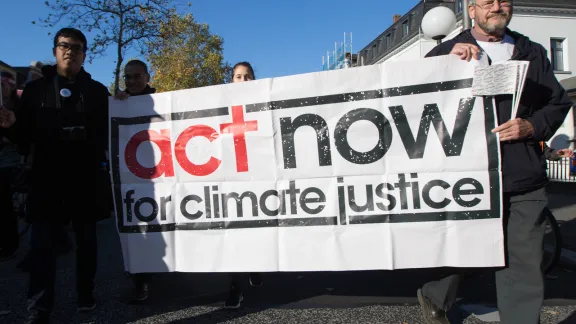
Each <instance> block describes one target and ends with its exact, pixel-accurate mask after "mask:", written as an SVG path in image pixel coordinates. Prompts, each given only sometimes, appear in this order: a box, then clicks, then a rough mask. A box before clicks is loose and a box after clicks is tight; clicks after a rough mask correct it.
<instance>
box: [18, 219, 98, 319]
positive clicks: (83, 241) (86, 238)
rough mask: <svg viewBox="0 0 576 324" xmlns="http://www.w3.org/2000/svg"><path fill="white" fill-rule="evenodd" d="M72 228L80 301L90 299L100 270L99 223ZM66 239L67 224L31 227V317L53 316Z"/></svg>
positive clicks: (29, 298) (77, 289)
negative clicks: (59, 261) (60, 258)
mask: <svg viewBox="0 0 576 324" xmlns="http://www.w3.org/2000/svg"><path fill="white" fill-rule="evenodd" d="M47 212H50V211H47ZM72 227H73V229H74V233H75V236H76V292H77V295H78V299H84V298H91V297H92V292H93V290H94V277H95V276H96V267H97V241H96V223H74V222H72ZM67 235H68V234H67V233H66V225H64V224H49V223H33V224H32V228H31V238H30V241H31V242H30V243H31V250H30V252H31V262H32V265H31V269H30V285H29V288H28V311H30V313H39V312H44V313H50V312H51V311H52V309H53V308H54V293H55V291H54V289H55V281H56V260H57V258H58V256H59V255H61V253H62V250H63V247H62V244H63V242H66V240H67V239H68V238H67V237H66V236H67ZM64 244H65V243H64Z"/></svg>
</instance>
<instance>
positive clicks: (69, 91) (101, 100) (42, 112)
mask: <svg viewBox="0 0 576 324" xmlns="http://www.w3.org/2000/svg"><path fill="white" fill-rule="evenodd" d="M86 50H87V41H86V37H85V36H84V34H83V33H82V32H81V31H79V30H77V29H73V28H64V29H61V30H60V31H58V33H57V34H56V36H55V37H54V48H53V54H54V56H55V57H56V65H54V66H44V67H43V68H42V74H43V76H44V77H43V78H41V79H37V80H34V81H31V82H30V83H28V84H27V85H26V87H25V88H24V91H23V93H22V98H21V108H20V109H19V111H18V113H17V115H16V116H15V115H14V114H13V113H10V112H8V111H5V110H3V111H1V112H0V126H1V127H4V128H9V131H10V133H11V134H12V136H13V138H14V139H15V140H16V142H17V143H19V144H20V146H21V147H24V148H29V149H31V150H32V162H31V163H32V175H31V179H30V184H29V195H28V205H27V208H28V210H27V211H28V218H29V220H30V222H31V223H32V229H31V253H32V267H31V269H30V284H29V291H28V310H29V311H30V315H29V319H28V323H49V322H50V313H51V311H52V309H53V307H54V289H55V281H56V259H57V256H58V255H59V254H61V251H62V246H61V244H62V243H61V242H64V241H65V240H63V239H62V237H63V236H65V235H67V233H66V232H67V230H66V228H67V225H68V224H70V223H71V224H72V228H73V230H74V233H75V241H76V245H77V250H76V291H77V305H78V310H79V311H87V310H91V309H93V308H94V307H95V305H96V302H95V300H94V296H93V290H94V277H95V274H96V261H97V259H96V258H97V243H96V223H97V222H98V221H99V220H102V219H105V218H108V217H109V216H110V212H109V205H108V204H109V195H110V189H109V187H108V176H107V173H106V171H105V169H104V168H103V162H105V161H106V150H107V147H108V97H109V93H108V90H107V88H106V87H105V86H104V85H103V84H101V83H99V82H97V81H95V80H93V79H92V78H91V76H90V74H88V73H87V72H86V71H85V70H84V69H83V67H82V65H83V63H84V60H85V58H86Z"/></svg>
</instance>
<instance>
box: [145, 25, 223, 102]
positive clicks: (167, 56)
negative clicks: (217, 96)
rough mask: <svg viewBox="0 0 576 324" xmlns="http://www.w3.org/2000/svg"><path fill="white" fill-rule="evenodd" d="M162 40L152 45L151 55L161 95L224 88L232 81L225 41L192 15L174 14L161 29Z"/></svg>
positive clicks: (151, 62)
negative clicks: (163, 93) (226, 57)
mask: <svg viewBox="0 0 576 324" xmlns="http://www.w3.org/2000/svg"><path fill="white" fill-rule="evenodd" d="M160 34H161V36H162V37H159V38H157V39H155V40H154V41H150V42H149V43H148V48H149V52H148V55H147V58H148V62H150V68H151V71H152V72H153V78H152V85H153V86H154V87H155V88H156V89H157V91H158V92H163V91H174V90H181V89H190V88H196V87H204V86H209V85H216V84H222V83H224V82H230V80H231V74H232V71H231V69H232V68H231V66H230V65H229V64H228V63H226V62H224V58H223V54H222V51H223V44H224V41H223V39H222V37H220V36H218V35H213V34H211V33H210V29H209V27H208V25H207V24H200V23H197V22H196V21H195V20H194V17H193V16H192V15H191V14H186V15H183V16H180V15H177V14H173V15H172V16H171V17H170V18H169V19H168V20H166V21H165V22H163V23H162V24H161V26H160Z"/></svg>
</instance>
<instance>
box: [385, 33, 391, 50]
mask: <svg viewBox="0 0 576 324" xmlns="http://www.w3.org/2000/svg"><path fill="white" fill-rule="evenodd" d="M390 45H392V35H390V34H388V35H386V48H388V47H390Z"/></svg>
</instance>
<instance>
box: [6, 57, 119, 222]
mask: <svg viewBox="0 0 576 324" xmlns="http://www.w3.org/2000/svg"><path fill="white" fill-rule="evenodd" d="M42 72H43V74H44V78H42V79H38V80H35V81H32V82H30V83H28V84H27V85H26V87H25V88H24V91H23V93H22V98H21V106H20V109H19V110H18V112H17V114H16V124H15V125H14V126H13V127H12V130H11V131H12V136H13V137H14V139H15V141H16V142H17V143H18V144H19V147H21V148H24V151H25V152H27V151H32V174H31V180H30V184H29V187H30V188H29V196H28V216H29V220H30V221H32V222H60V221H69V220H88V221H94V220H101V219H104V218H107V217H109V216H110V213H109V211H108V210H109V208H108V207H109V206H108V205H107V204H108V202H109V199H108V196H109V195H110V188H109V185H108V183H109V182H108V180H109V179H108V176H107V173H106V171H105V168H104V167H103V163H104V162H105V161H106V150H107V148H108V97H109V93H108V89H107V88H106V87H105V86H104V85H103V84H101V83H99V82H97V81H95V80H92V77H91V76H90V74H88V73H86V71H84V69H82V70H81V72H80V73H79V74H78V75H77V76H76V78H75V80H74V81H73V82H72V81H68V80H66V79H64V78H61V77H58V76H57V73H56V66H44V67H43V68H42ZM61 89H71V93H72V95H71V96H68V97H66V96H63V95H62V92H61Z"/></svg>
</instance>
